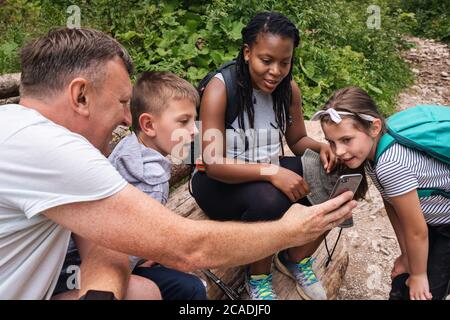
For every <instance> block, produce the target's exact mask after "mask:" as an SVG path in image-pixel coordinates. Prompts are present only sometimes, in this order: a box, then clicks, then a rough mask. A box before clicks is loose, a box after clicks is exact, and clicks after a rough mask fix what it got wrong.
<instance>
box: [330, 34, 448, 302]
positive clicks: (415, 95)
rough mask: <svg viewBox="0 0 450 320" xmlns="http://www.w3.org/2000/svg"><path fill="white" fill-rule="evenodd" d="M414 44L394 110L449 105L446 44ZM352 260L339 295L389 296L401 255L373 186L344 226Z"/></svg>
mask: <svg viewBox="0 0 450 320" xmlns="http://www.w3.org/2000/svg"><path fill="white" fill-rule="evenodd" d="M407 40H408V41H410V42H412V43H414V44H415V47H414V48H412V49H410V50H408V51H407V52H406V53H405V55H404V58H405V60H406V61H408V62H409V63H410V64H411V67H412V71H413V72H414V74H415V76H416V79H415V83H414V85H413V86H411V87H410V88H408V89H407V90H405V91H404V92H403V93H401V94H400V96H399V99H398V104H397V105H398V110H403V109H405V108H408V107H412V106H414V105H417V104H441V105H450V48H449V47H448V46H447V45H445V44H442V43H439V42H435V41H433V40H425V39H418V38H413V37H409V38H407ZM343 235H344V239H345V241H346V243H347V248H348V250H349V256H350V262H349V265H348V269H347V273H346V275H345V278H344V283H343V285H342V287H341V289H340V292H339V295H338V299H339V300H355V299H370V300H382V299H387V298H388V296H389V289H390V272H391V269H392V266H393V263H394V260H395V258H396V257H397V256H398V255H399V254H400V250H399V247H398V245H397V240H396V238H395V234H394V231H393V229H392V227H391V224H390V222H389V219H388V217H387V215H386V212H385V210H384V209H383V204H382V200H381V197H380V195H379V194H378V192H377V190H376V188H375V187H374V186H373V185H371V186H370V189H369V195H368V201H367V202H361V203H360V204H359V206H358V209H357V210H356V211H355V214H354V227H353V228H349V229H346V230H344V232H343Z"/></svg>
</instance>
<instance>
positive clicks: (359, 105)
mask: <svg viewBox="0 0 450 320" xmlns="http://www.w3.org/2000/svg"><path fill="white" fill-rule="evenodd" d="M315 119H317V120H320V121H321V124H322V129H323V132H324V134H325V137H326V139H327V140H328V141H329V142H330V145H331V147H332V149H333V152H334V153H335V154H336V156H337V157H338V159H339V160H340V161H341V162H342V164H344V165H345V166H346V167H348V168H351V169H353V170H360V171H361V172H362V173H364V170H365V171H366V172H367V174H368V175H369V176H370V177H371V179H372V181H373V183H374V185H375V186H376V187H377V189H378V190H379V192H380V194H381V196H382V198H383V202H384V207H385V209H386V212H387V214H388V217H389V220H390V221H391V223H392V227H393V229H394V231H395V234H396V236H397V240H398V244H399V246H400V250H401V255H400V256H399V257H398V258H397V259H396V260H395V262H394V266H393V268H392V273H391V278H392V280H393V281H392V289H391V292H390V295H389V298H390V299H391V300H407V299H411V300H430V299H444V298H445V296H446V295H447V294H448V289H449V287H450V198H449V197H448V194H450V165H449V164H447V163H445V162H443V161H439V160H437V159H436V158H434V157H432V156H431V155H430V154H428V153H425V152H421V151H419V150H418V149H415V148H414V149H413V148H410V147H408V146H406V145H403V144H400V143H397V142H395V143H393V144H392V145H390V146H389V147H388V148H386V150H385V151H384V152H383V153H382V154H381V155H379V154H380V153H379V150H378V148H379V145H380V139H381V138H382V136H383V134H384V133H385V132H386V124H385V121H384V118H383V116H382V115H381V114H380V112H379V111H378V108H377V106H376V104H375V102H374V100H373V99H372V98H371V97H370V96H369V95H368V94H367V92H365V91H364V90H362V89H361V88H357V87H348V88H343V89H340V90H338V91H336V92H335V93H334V94H333V96H332V97H331V98H330V100H328V102H327V103H326V104H325V106H324V107H323V108H322V110H319V111H318V112H317V113H316V114H315V115H314V116H313V120H315ZM442 120H443V119H442ZM449 130H450V128H449ZM441 141H444V139H442V140H441ZM377 154H378V155H379V156H378V157H376V155H377ZM365 189H366V190H367V188H365ZM420 189H436V190H441V191H442V192H440V193H438V194H431V195H428V196H425V197H419V194H418V190H420Z"/></svg>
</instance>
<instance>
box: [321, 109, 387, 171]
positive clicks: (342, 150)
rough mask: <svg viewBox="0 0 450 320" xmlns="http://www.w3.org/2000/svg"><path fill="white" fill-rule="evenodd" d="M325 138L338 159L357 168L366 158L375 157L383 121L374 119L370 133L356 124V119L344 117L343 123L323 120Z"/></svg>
mask: <svg viewBox="0 0 450 320" xmlns="http://www.w3.org/2000/svg"><path fill="white" fill-rule="evenodd" d="M322 130H323V132H324V134H325V139H327V141H328V142H329V143H330V147H331V149H332V150H333V152H334V153H335V154H336V156H337V157H338V159H340V160H341V161H342V163H343V164H345V165H346V166H347V167H349V168H351V169H356V168H358V167H359V166H361V164H362V163H363V162H364V161H365V160H366V159H369V160H373V159H374V158H375V151H376V145H377V141H378V134H379V133H380V130H381V121H380V120H379V119H376V120H374V122H373V124H372V128H371V129H370V130H369V134H368V133H366V132H365V131H363V130H362V129H359V128H357V127H356V125H355V120H353V119H350V118H343V119H342V121H341V123H339V124H336V123H334V122H322Z"/></svg>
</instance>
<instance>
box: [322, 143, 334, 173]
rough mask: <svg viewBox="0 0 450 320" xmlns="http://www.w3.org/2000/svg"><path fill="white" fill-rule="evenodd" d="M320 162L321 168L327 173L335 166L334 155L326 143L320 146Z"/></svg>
mask: <svg viewBox="0 0 450 320" xmlns="http://www.w3.org/2000/svg"><path fill="white" fill-rule="evenodd" d="M320 160H321V161H322V164H323V168H324V169H325V171H326V172H327V173H330V172H331V171H332V170H333V169H334V167H335V166H336V162H337V158H336V155H335V154H334V153H333V151H332V150H331V148H330V145H329V144H327V143H321V144H320Z"/></svg>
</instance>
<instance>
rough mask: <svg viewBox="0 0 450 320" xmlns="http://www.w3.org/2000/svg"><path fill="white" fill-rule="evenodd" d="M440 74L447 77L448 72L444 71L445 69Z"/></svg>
mask: <svg viewBox="0 0 450 320" xmlns="http://www.w3.org/2000/svg"><path fill="white" fill-rule="evenodd" d="M441 76H442V77H444V78H448V77H449V75H448V73H447V72H445V71H442V72H441Z"/></svg>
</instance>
